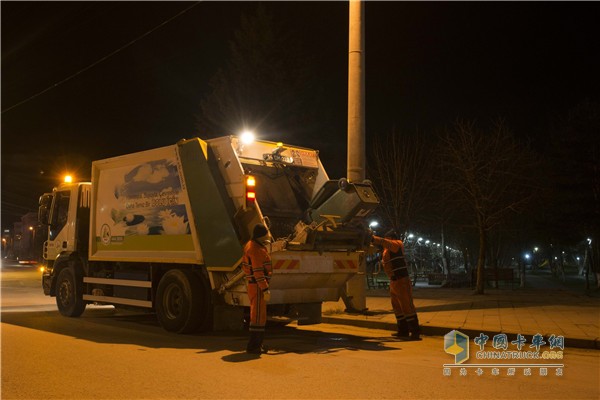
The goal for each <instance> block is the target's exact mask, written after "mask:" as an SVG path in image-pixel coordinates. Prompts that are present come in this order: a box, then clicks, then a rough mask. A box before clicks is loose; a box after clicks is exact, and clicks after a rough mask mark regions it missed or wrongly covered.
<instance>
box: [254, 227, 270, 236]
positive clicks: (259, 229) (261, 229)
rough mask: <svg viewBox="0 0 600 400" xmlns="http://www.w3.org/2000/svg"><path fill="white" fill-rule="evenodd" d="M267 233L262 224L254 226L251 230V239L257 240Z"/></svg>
mask: <svg viewBox="0 0 600 400" xmlns="http://www.w3.org/2000/svg"><path fill="white" fill-rule="evenodd" d="M267 233H269V231H268V230H267V228H265V226H264V225H263V224H256V225H255V226H254V229H253V230H252V239H258V238H260V237H263V236H265V235H266V234H267Z"/></svg>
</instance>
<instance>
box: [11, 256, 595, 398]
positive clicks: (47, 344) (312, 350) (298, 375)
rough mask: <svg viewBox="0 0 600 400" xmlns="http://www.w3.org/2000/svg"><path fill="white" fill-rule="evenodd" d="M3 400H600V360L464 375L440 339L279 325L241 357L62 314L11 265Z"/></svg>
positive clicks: (130, 322)
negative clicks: (259, 351)
mask: <svg viewBox="0 0 600 400" xmlns="http://www.w3.org/2000/svg"><path fill="white" fill-rule="evenodd" d="M1 277H2V323H1V328H2V329H1V335H2V337H1V339H2V360H1V367H2V369H1V372H2V393H1V397H2V399H59V398H60V399H173V398H177V399H196V398H202V399H204V398H211V399H212V398H219V399H222V398H226V399H240V398H261V399H264V398H269V399H279V398H281V399H313V398H315V399H316V398H319V399H359V398H360V399H363V398H373V399H375V398H376V399H383V398H391V399H441V398H454V399H485V398H489V399H492V398H493V399H496V398H506V399H509V398H510V399H514V398H519V399H562V400H565V399H597V398H598V397H599V395H600V382H599V377H600V365H599V364H600V361H599V360H600V358H599V357H598V355H599V352H597V351H593V350H577V349H565V358H564V360H562V363H564V365H565V368H564V370H563V374H562V376H556V371H555V370H554V369H550V370H549V372H548V375H547V376H540V374H539V371H538V370H537V369H533V370H532V374H531V376H527V375H525V372H524V369H523V368H520V369H518V370H517V373H516V375H515V376H508V375H507V371H506V370H505V369H501V373H500V374H499V375H498V376H494V375H492V374H491V369H490V368H487V369H485V371H484V373H483V374H482V375H481V376H478V375H477V373H476V372H475V371H476V370H475V369H474V368H468V371H467V376H461V375H460V374H459V370H458V369H454V370H453V371H452V372H453V373H452V375H451V376H444V375H443V364H446V363H450V362H452V357H451V356H449V355H448V354H446V353H445V352H444V351H443V341H442V338H439V337H426V338H425V339H424V340H423V341H421V342H400V341H396V340H395V339H392V338H391V337H390V336H389V332H388V331H377V330H369V329H361V328H353V327H348V326H336V325H327V324H320V325H315V326H310V327H297V326H294V325H290V326H288V327H283V328H271V329H269V330H268V332H267V338H266V340H265V343H266V344H267V345H268V346H269V347H270V349H271V350H270V351H269V353H268V354H264V355H261V356H250V355H247V354H245V353H244V351H243V350H244V348H245V344H246V340H247V334H246V333H245V332H226V333H214V332H213V333H207V334H196V335H177V334H171V333H168V332H165V331H164V330H163V329H162V328H161V327H160V326H159V325H158V323H157V321H156V318H155V317H154V315H152V314H139V313H138V314H134V313H125V312H118V311H116V310H114V309H113V308H112V307H93V306H91V307H88V309H87V310H86V311H85V313H84V314H83V316H82V317H80V318H75V319H70V318H64V317H61V316H60V315H59V314H58V312H57V311H56V307H55V306H54V305H53V300H54V299H50V298H47V297H44V296H43V294H42V295H41V287H40V286H39V272H38V271H36V269H35V268H23V267H11V266H9V265H6V264H3V265H2V276H1Z"/></svg>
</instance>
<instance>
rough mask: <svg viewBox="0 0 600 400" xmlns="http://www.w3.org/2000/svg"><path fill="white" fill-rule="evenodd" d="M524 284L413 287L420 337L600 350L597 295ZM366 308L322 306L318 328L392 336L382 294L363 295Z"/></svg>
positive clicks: (534, 281)
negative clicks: (556, 339) (481, 290)
mask: <svg viewBox="0 0 600 400" xmlns="http://www.w3.org/2000/svg"><path fill="white" fill-rule="evenodd" d="M528 278H529V281H531V282H529V281H528V286H529V287H526V288H524V289H521V288H518V284H516V285H515V288H514V289H511V288H510V287H507V288H501V289H492V288H486V290H485V294H484V295H474V294H472V293H473V290H472V289H460V288H449V289H445V288H440V287H431V286H427V285H419V284H418V285H417V286H416V287H414V288H413V296H414V303H415V306H416V308H417V313H418V316H419V322H420V325H421V332H422V334H423V335H428V336H443V335H445V334H446V333H448V332H450V331H451V330H453V329H457V330H460V331H461V332H463V333H464V334H466V335H468V336H470V337H474V336H478V335H479V334H480V333H485V334H486V335H488V336H489V337H490V338H491V337H493V335H495V334H498V333H506V334H507V335H508V337H509V338H514V337H516V335H517V334H519V333H520V334H521V335H524V336H526V337H527V339H528V341H529V340H531V336H533V335H535V334H538V333H539V334H542V335H543V336H544V338H545V340H546V341H547V339H548V337H549V336H550V335H556V336H564V338H565V346H566V347H578V348H591V349H600V293H599V292H593V293H591V294H585V293H584V290H579V289H578V290H577V291H575V290H573V289H572V288H569V287H567V286H562V287H560V286H561V285H560V284H556V283H553V282H549V281H546V278H545V277H528ZM553 286H554V287H553ZM366 302H367V308H368V310H367V311H366V312H365V313H364V314H348V313H345V312H344V310H345V306H344V303H343V302H342V301H341V300H340V301H338V302H326V303H324V304H323V322H324V323H330V324H345V325H354V326H360V327H366V328H372V329H384V330H390V331H395V330H396V319H395V316H394V313H393V311H392V307H391V303H390V299H389V294H388V291H387V290H385V289H377V290H368V291H367V301H366Z"/></svg>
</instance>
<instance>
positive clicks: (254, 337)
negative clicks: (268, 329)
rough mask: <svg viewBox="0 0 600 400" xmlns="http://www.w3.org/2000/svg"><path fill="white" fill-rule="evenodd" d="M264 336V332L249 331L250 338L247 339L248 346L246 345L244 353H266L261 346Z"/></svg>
mask: <svg viewBox="0 0 600 400" xmlns="http://www.w3.org/2000/svg"><path fill="white" fill-rule="evenodd" d="M264 337H265V333H264V332H260V331H251V332H250V340H249V341H248V346H247V347H246V353H249V354H262V353H266V352H267V350H265V349H264V348H263V346H262V342H263V339H264Z"/></svg>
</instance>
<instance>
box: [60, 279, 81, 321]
mask: <svg viewBox="0 0 600 400" xmlns="http://www.w3.org/2000/svg"><path fill="white" fill-rule="evenodd" d="M82 289H83V280H78V279H77V277H76V275H75V271H74V270H73V269H72V268H71V267H66V268H63V269H62V270H61V271H60V273H59V274H58V278H57V280H56V305H57V307H58V311H59V312H60V313H61V314H62V315H64V316H65V317H79V316H80V315H81V314H82V313H83V311H84V310H85V304H86V303H85V302H84V301H83V295H82V293H83V292H82Z"/></svg>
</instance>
